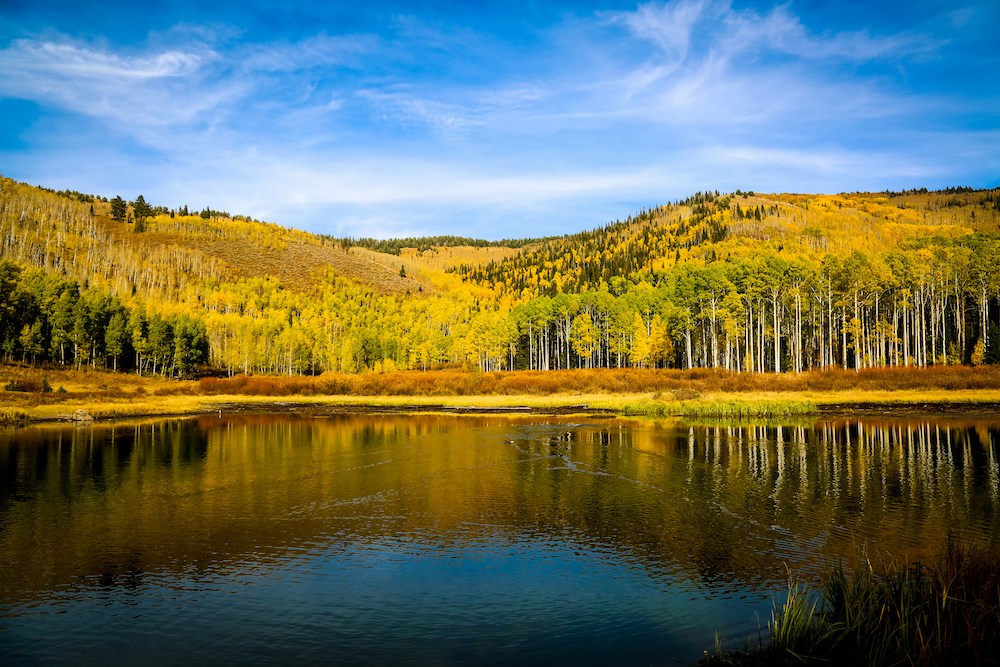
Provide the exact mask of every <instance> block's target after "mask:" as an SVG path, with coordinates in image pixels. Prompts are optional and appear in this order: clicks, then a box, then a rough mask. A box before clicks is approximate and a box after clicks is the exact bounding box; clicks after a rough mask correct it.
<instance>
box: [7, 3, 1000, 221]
mask: <svg viewBox="0 0 1000 667" xmlns="http://www.w3.org/2000/svg"><path fill="white" fill-rule="evenodd" d="M357 5H361V6H360V7H358V6H357ZM997 25H1000V3H998V2H996V0H985V1H981V2H968V3H966V2H962V1H961V0H959V1H958V2H955V1H949V2H923V1H921V0H914V1H912V2H895V1H891V2H832V1H821V0H811V1H808V2H800V1H796V0H792V1H790V2H785V3H783V4H771V3H739V2H727V1H725V0H674V1H671V2H648V3H639V4H636V3H634V2H633V3H625V2H616V1H613V0H609V1H608V2H604V3H584V2H577V3H560V2H556V1H553V2H542V1H538V2H533V1H525V2H519V1H517V0H510V1H508V2H502V3H501V2H477V3H451V2H407V3H404V2H385V1H381V0H370V1H368V2H365V3H340V2H331V3H312V2H309V3H305V2H303V3H298V2H295V1H293V0H283V1H279V0H269V1H265V2H255V1H253V0H247V1H232V2H191V1H189V0H180V1H171V2H163V3H158V2H153V3H150V4H147V3H136V2H131V1H130V2H128V3H111V2H106V3H96V4H95V3H81V2H58V3H57V2H46V1H45V0H0V119H2V124H0V174H3V175H5V176H9V177H11V178H15V179H17V180H21V181H26V182H29V183H33V184H39V185H45V186H47V187H52V188H56V189H64V188H69V189H73V190H79V191H83V192H90V193H96V194H102V195H106V196H109V197H110V196H114V195H118V194H120V195H121V196H123V197H126V198H127V199H134V198H135V196H136V195H138V194H143V195H144V196H145V198H146V199H147V201H150V202H151V203H154V204H160V205H166V206H170V207H176V206H180V205H182V204H187V205H188V206H190V207H192V208H196V209H200V208H203V207H206V206H209V207H211V208H214V209H220V210H227V211H229V212H231V213H243V214H248V215H252V216H255V217H258V218H261V219H265V220H270V221H273V222H278V223H280V224H283V225H287V226H293V227H298V228H303V229H308V230H310V231H315V232H320V233H327V234H334V235H338V236H345V235H346V236H376V237H389V236H408V235H424V234H458V235H468V236H476V237H483V238H505V237H524V236H538V235H548V234H560V233H567V232H574V231H580V230H583V229H590V228H593V227H595V226H599V225H603V224H605V223H607V222H609V221H611V220H614V219H616V218H620V217H625V216H626V215H629V214H630V213H633V212H635V211H637V210H639V209H641V208H643V207H646V206H650V205H655V204H660V203H666V202H669V201H671V200H674V199H678V198H683V197H686V196H687V195H689V194H692V193H693V192H695V191H697V190H707V189H711V190H716V189H717V190H720V191H724V192H725V191H732V190H735V189H737V188H740V189H744V190H756V191H759V192H789V191H795V192H841V191H856V190H884V189H886V188H890V189H901V188H909V187H924V186H926V187H929V188H939V187H946V186H949V185H971V186H974V187H993V186H997V185H1000V38H998V37H997V32H996V26H997Z"/></svg>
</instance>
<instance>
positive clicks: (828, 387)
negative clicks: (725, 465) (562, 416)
mask: <svg viewBox="0 0 1000 667" xmlns="http://www.w3.org/2000/svg"><path fill="white" fill-rule="evenodd" d="M0 389H6V390H4V391H0V423H13V422H23V421H44V420H53V419H58V418H59V416H60V415H65V414H67V413H72V412H73V411H74V410H76V409H78V408H79V409H84V410H86V411H87V412H89V413H90V414H91V415H92V416H94V417H95V418H98V419H101V418H117V417H133V416H140V415H167V414H196V413H204V412H210V411H213V410H216V409H218V408H219V407H220V406H221V407H226V406H229V405H232V404H241V405H247V406H253V407H255V406H259V407H260V409H267V408H268V406H273V405H274V404H276V403H278V402H279V401H291V402H295V403H301V404H309V405H317V406H354V405H375V406H386V407H400V408H408V409H423V408H427V409H430V408H432V407H434V406H442V405H444V406H451V407H474V406H481V407H488V408H491V409H500V408H503V407H529V408H534V409H538V410H544V409H550V408H552V409H554V408H559V409H567V408H568V407H571V406H575V405H584V404H585V405H588V406H589V407H590V408H592V409H603V410H607V411H611V412H615V413H618V414H623V415H627V416H648V417H685V418H725V419H744V418H768V419H775V418H788V417H793V416H801V415H808V414H814V413H815V412H816V411H817V410H818V409H820V408H822V407H824V406H831V405H839V406H852V405H861V404H878V405H915V406H919V405H924V404H928V403H931V404H933V403H949V404H956V403H967V404H969V405H970V406H975V405H981V404H994V403H1000V367H979V368H969V367H941V368H928V369H913V368H911V369H878V370H868V371H862V372H861V373H855V372H854V371H842V370H839V369H833V370H827V371H814V372H809V373H799V374H791V373H789V374H780V375H775V374H765V375H757V374H749V373H742V374H741V373H732V372H727V371H721V370H709V369H695V370H690V371H679V370H658V371H654V370H649V369H596V370H572V371H547V372H542V371H518V372H507V373H478V372H471V371H464V370H455V369H442V370H432V371H426V372H424V371H399V372H394V373H385V374H374V373H366V374H359V375H348V374H340V373H324V374H323V375H319V376H315V377H308V376H291V377H289V376H263V375H254V376H248V375H237V376H234V377H231V378H217V377H204V378H202V379H200V380H165V379H162V378H156V377H139V376H137V375H135V374H127V373H111V372H106V371H96V370H81V371H76V370H72V369H65V368H60V367H49V368H45V369H38V368H29V367H27V366H21V365H6V366H0Z"/></svg>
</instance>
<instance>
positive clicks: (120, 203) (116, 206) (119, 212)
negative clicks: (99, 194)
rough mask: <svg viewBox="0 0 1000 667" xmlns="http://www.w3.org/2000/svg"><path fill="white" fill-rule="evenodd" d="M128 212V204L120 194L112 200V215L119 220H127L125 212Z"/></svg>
mask: <svg viewBox="0 0 1000 667" xmlns="http://www.w3.org/2000/svg"><path fill="white" fill-rule="evenodd" d="M127 212H128V204H126V203H125V200H124V199H122V198H121V197H119V196H116V197H115V198H114V199H112V200H111V217H112V218H114V219H115V220H117V221H118V222H124V221H125V214H126V213H127Z"/></svg>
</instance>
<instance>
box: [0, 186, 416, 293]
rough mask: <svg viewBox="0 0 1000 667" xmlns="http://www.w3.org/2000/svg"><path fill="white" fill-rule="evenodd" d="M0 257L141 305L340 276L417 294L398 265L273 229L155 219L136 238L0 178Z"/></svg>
mask: <svg viewBox="0 0 1000 667" xmlns="http://www.w3.org/2000/svg"><path fill="white" fill-rule="evenodd" d="M0 235H2V236H0V238H2V243H0V249H2V250H3V256H4V257H7V258H10V259H14V260H16V261H19V262H22V263H24V264H26V265H29V266H34V267H38V268H41V269H43V270H45V271H46V272H58V273H61V274H63V275H64V276H66V277H69V278H73V279H76V280H79V281H84V280H86V281H87V282H88V283H90V284H95V285H100V286H104V287H107V288H109V289H110V290H111V291H113V292H114V293H116V294H120V295H127V294H132V293H137V292H141V293H142V294H143V296H145V297H146V298H152V299H158V300H184V299H187V298H192V297H194V298H197V295H198V294H199V293H200V292H202V291H203V290H202V289H200V287H199V286H201V285H204V284H205V283H209V284H211V283H219V282H231V281H239V280H241V279H247V278H258V279H269V280H273V281H275V282H277V283H278V284H280V285H281V286H282V287H284V288H286V289H290V290H294V291H300V292H304V291H308V290H310V289H312V288H314V287H316V285H317V282H320V281H325V280H329V279H330V278H331V277H341V278H346V279H349V280H352V281H356V282H358V283H361V284H362V285H364V286H366V287H368V288H370V289H374V290H375V291H377V292H380V293H405V292H407V291H417V290H419V289H420V287H421V284H420V282H419V281H418V280H416V279H415V278H413V277H406V276H401V275H400V267H401V262H400V261H399V258H396V257H392V256H390V255H384V254H381V253H372V252H370V251H365V250H362V249H351V248H345V247H344V246H342V245H341V244H338V243H337V242H335V241H332V240H328V239H323V238H321V237H319V236H316V235H313V234H308V233H306V232H302V231H298V230H294V229H287V228H284V227H281V226H278V225H274V224H270V223H264V222H258V221H254V220H247V219H241V218H239V217H237V218H232V217H225V216H219V215H213V216H210V217H208V218H203V217H201V216H199V215H183V216H182V215H176V214H174V215H170V214H159V215H155V216H153V217H152V218H150V219H149V220H148V221H146V230H145V231H144V232H137V231H136V226H135V225H133V224H128V223H126V222H119V221H117V220H114V219H113V218H112V217H111V216H110V206H109V204H108V203H107V202H102V201H95V202H93V203H92V204H91V203H87V202H80V201H77V200H74V199H71V198H68V197H66V196H62V195H59V194H56V193H52V192H48V191H45V190H42V189H39V188H33V187H30V186H27V185H23V184H20V183H16V182H14V181H11V180H9V179H2V180H0Z"/></svg>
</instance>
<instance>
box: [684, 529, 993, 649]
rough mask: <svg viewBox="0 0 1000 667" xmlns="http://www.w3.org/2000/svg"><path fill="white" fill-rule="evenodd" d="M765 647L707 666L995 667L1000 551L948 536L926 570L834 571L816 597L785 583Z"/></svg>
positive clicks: (862, 566)
mask: <svg viewBox="0 0 1000 667" xmlns="http://www.w3.org/2000/svg"><path fill="white" fill-rule="evenodd" d="M768 630H769V634H770V641H769V643H764V642H763V641H761V640H758V644H757V646H755V647H752V648H744V649H743V650H742V651H736V652H729V653H726V652H725V651H724V650H722V643H721V641H719V640H718V639H717V640H716V651H715V654H714V655H706V657H705V658H704V659H703V660H702V663H703V664H707V665H764V664H787V665H791V664H795V665H803V664H844V665H849V664H857V665H993V664H997V662H998V660H1000V553H997V552H996V551H995V550H989V549H986V548H985V547H972V546H969V545H965V544H962V543H959V542H958V541H956V540H954V539H949V540H948V542H947V545H946V547H945V549H944V551H943V552H942V553H941V555H940V556H938V557H937V558H936V559H935V560H933V561H932V562H931V563H930V564H926V565H925V564H921V563H919V562H918V563H913V564H904V565H899V564H895V563H893V564H890V565H889V566H888V567H885V568H882V569H881V570H878V571H877V570H876V569H875V568H873V567H872V565H871V563H870V562H868V561H863V562H859V563H858V565H857V566H856V567H855V568H854V569H853V570H852V571H850V572H847V571H845V569H844V568H843V565H842V564H841V565H838V566H837V567H834V568H833V569H831V570H830V571H829V572H828V573H827V575H826V577H825V578H824V582H823V586H822V589H821V592H819V593H810V592H809V591H807V590H805V589H803V588H802V587H801V586H800V585H799V584H798V583H796V582H794V581H791V580H790V581H789V587H788V593H787V596H786V598H785V601H784V603H783V604H781V605H780V606H779V605H778V604H777V603H776V604H775V607H774V612H773V615H772V619H771V622H770V623H769V624H768Z"/></svg>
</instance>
